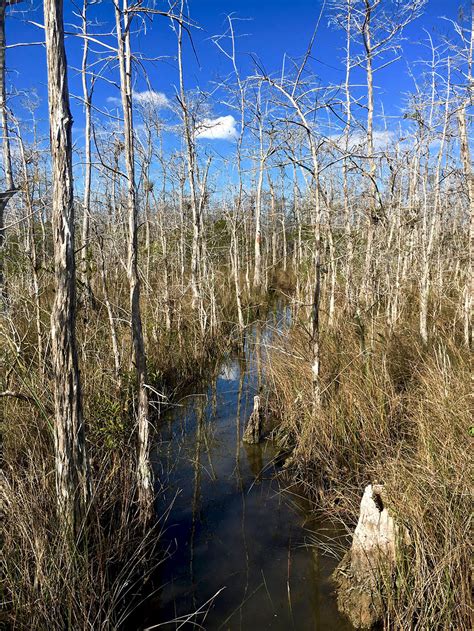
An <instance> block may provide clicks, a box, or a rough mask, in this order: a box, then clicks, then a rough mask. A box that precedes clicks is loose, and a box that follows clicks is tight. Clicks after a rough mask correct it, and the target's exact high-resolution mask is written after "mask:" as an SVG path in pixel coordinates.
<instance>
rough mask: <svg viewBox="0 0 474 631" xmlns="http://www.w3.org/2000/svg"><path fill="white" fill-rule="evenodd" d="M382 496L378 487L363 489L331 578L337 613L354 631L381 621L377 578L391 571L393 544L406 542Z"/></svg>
mask: <svg viewBox="0 0 474 631" xmlns="http://www.w3.org/2000/svg"><path fill="white" fill-rule="evenodd" d="M382 494H383V486H382V485H374V486H372V485H371V484H369V486H367V487H366V488H365V491H364V495H363V497H362V501H361V504H360V514H359V521H358V523H357V527H356V529H355V531H354V536H353V540H352V545H351V548H350V550H349V551H348V552H347V553H346V554H345V556H344V558H343V559H342V561H341V562H340V564H339V565H338V567H337V568H336V570H335V572H334V575H333V579H334V581H335V583H336V585H337V603H338V607H339V610H340V611H341V612H343V613H344V614H345V615H346V616H347V617H348V618H349V619H350V621H351V623H352V624H353V625H354V627H355V628H356V629H370V628H371V627H372V626H373V625H374V624H376V623H377V622H379V621H380V620H381V619H382V618H383V615H384V604H383V600H382V597H381V594H380V579H381V577H383V576H385V577H388V576H390V575H391V574H392V572H393V570H394V569H395V561H396V550H397V544H398V543H399V542H405V543H407V541H408V540H409V536H408V532H407V531H406V529H404V530H403V533H401V532H400V529H399V527H398V526H397V525H396V523H395V522H394V520H393V518H392V517H391V515H390V514H389V512H388V510H387V508H386V507H385V506H384V502H383V500H382ZM401 534H403V536H402V537H400V535H401Z"/></svg>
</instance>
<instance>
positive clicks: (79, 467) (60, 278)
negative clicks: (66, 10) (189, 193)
mask: <svg viewBox="0 0 474 631" xmlns="http://www.w3.org/2000/svg"><path fill="white" fill-rule="evenodd" d="M44 21H45V22H44V23H45V36H46V56H47V63H48V102H49V125H50V143H51V161H52V183H53V198H52V228H53V248H54V276H55V289H56V293H55V300H54V305H53V310H52V313H51V333H52V357H53V367H54V405H55V427H54V428H55V457H56V486H57V493H58V506H59V513H60V515H61V518H62V519H63V520H64V524H65V526H67V527H68V528H70V529H71V530H72V531H73V532H75V533H76V534H77V532H78V530H79V528H80V526H81V522H82V520H83V518H84V515H85V510H86V505H87V501H88V495H89V485H88V472H87V458H86V446H85V436H84V421H83V416H82V400H81V382H80V378H79V367H78V359H77V347H76V328H75V327H76V265H75V260H74V199H73V178H72V138H71V130H72V116H71V112H70V109H69V91H68V84H67V63H66V52H65V48H64V24H63V2H62V0H44Z"/></svg>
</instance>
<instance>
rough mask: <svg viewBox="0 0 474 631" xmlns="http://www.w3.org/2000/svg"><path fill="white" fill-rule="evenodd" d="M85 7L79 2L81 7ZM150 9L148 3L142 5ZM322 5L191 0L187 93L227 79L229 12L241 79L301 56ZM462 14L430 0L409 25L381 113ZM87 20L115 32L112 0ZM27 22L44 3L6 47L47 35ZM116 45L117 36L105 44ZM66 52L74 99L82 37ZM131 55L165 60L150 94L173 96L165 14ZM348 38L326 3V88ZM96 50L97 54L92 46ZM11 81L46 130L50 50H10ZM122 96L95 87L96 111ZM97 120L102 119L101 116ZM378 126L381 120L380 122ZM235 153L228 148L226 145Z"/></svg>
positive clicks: (153, 75)
mask: <svg viewBox="0 0 474 631" xmlns="http://www.w3.org/2000/svg"><path fill="white" fill-rule="evenodd" d="M81 4H82V3H81ZM145 4H146V5H148V6H150V5H151V4H152V2H151V0H149V1H148V2H145ZM155 5H156V6H157V7H159V8H162V7H164V6H165V3H164V2H160V1H157V2H155ZM64 6H65V22H66V24H67V26H66V29H67V30H70V31H73V30H74V29H73V27H72V26H68V25H70V24H73V23H75V24H77V23H78V18H77V17H75V16H74V10H75V5H74V3H73V2H70V1H68V0H66V1H65V5H64ZM321 7H322V0H313V1H310V0H292V1H291V2H289V1H288V2H287V1H283V0H259V1H258V2H257V1H255V0H253V1H252V0H225V1H224V0H194V1H193V0H190V14H191V17H192V18H193V20H194V21H195V22H196V23H197V24H198V25H199V26H200V29H196V30H194V32H193V40H194V45H195V48H196V51H197V56H198V60H197V59H196V57H195V55H194V53H193V51H192V49H191V46H189V44H187V45H186V46H185V81H186V86H187V87H188V88H194V87H196V86H199V87H201V88H202V89H204V90H210V89H212V87H213V86H214V85H215V84H216V82H218V81H220V80H221V79H222V78H223V77H225V76H226V75H228V74H229V73H230V71H231V67H230V64H229V61H228V60H226V59H225V58H224V56H223V55H222V54H221V53H219V51H218V50H217V48H216V46H215V45H214V44H213V42H212V39H211V38H212V36H213V35H216V34H219V33H223V32H224V30H225V29H226V19H225V18H226V15H227V14H229V13H233V14H234V17H235V18H237V17H238V18H242V21H237V22H236V23H235V27H236V30H237V32H238V34H239V37H238V40H237V51H238V63H239V68H240V72H241V74H242V76H243V77H245V76H246V75H248V74H252V73H253V72H254V62H253V58H258V59H259V61H260V63H261V64H262V65H263V66H264V67H265V69H266V70H267V71H268V72H269V73H272V72H277V71H278V70H279V69H280V67H281V63H282V59H283V57H284V55H285V54H286V55H288V56H290V57H295V58H297V57H300V56H301V55H302V54H303V53H304V51H305V49H306V46H307V43H308V41H309V38H310V36H311V34H312V31H313V29H314V25H315V23H316V21H317V18H318V16H319V14H320V12H321ZM460 8H462V9H463V10H464V12H465V14H468V12H469V10H470V0H428V3H427V6H426V8H425V10H424V14H423V16H422V17H421V18H420V19H418V20H417V21H416V22H415V23H413V24H411V25H410V26H409V27H408V28H407V29H406V31H405V38H406V41H405V42H404V45H403V50H404V58H403V59H401V60H399V61H397V62H396V63H395V64H394V65H392V66H390V67H389V68H387V69H385V70H382V71H381V72H380V73H377V75H376V78H375V84H376V90H377V92H376V99H377V103H376V109H377V113H378V114H380V112H381V105H382V103H383V107H384V111H385V113H386V114H388V115H389V116H394V117H397V116H399V115H400V113H401V112H402V111H403V105H404V99H405V97H404V94H405V93H406V92H407V91H409V90H411V89H412V87H413V85H412V82H411V80H410V78H409V76H408V73H407V67H408V65H410V66H411V67H412V68H413V69H414V72H415V73H418V72H421V67H420V66H419V65H417V64H414V62H415V60H417V59H419V58H420V57H425V58H426V57H427V52H428V51H427V49H426V48H425V46H424V42H426V40H427V35H426V31H428V32H429V33H431V34H432V36H433V38H434V40H435V41H439V38H440V37H441V36H442V35H449V34H451V33H452V27H451V26H450V25H449V23H448V22H446V21H445V20H442V19H440V18H441V16H446V17H448V18H451V19H456V17H457V16H458V12H459V9H460ZM89 15H90V19H91V20H92V21H94V22H96V24H95V25H93V26H91V28H90V30H91V31H92V32H97V33H107V32H110V31H111V30H112V28H113V25H114V13H113V5H112V2H111V1H110V0H103V1H102V2H98V3H96V4H93V5H92V6H91V7H90V11H89ZM28 20H30V21H35V22H39V23H42V21H43V17H42V7H41V2H35V3H31V2H30V1H26V2H23V4H20V5H17V7H16V8H15V9H14V11H12V10H9V15H8V18H7V40H8V43H9V44H16V43H24V42H35V41H36V42H38V41H41V40H42V38H43V34H42V31H41V29H40V28H38V27H36V26H34V25H32V24H30V23H28ZM106 41H108V43H110V44H111V45H114V43H115V42H114V38H113V37H109V38H108V39H106ZM66 45H67V55H68V63H69V65H70V67H71V68H70V70H69V83H70V90H71V93H72V94H79V95H80V94H81V84H80V76H79V74H78V72H77V71H76V70H74V68H75V67H76V68H77V67H79V66H80V63H81V56H82V50H81V46H82V44H81V40H79V39H78V38H75V37H68V38H67V42H66ZM132 46H133V50H134V51H135V52H137V53H138V52H139V53H142V54H143V55H144V56H145V57H149V58H156V57H161V58H162V59H161V60H160V61H148V62H146V64H145V65H146V70H147V74H148V78H149V82H150V86H151V88H152V89H153V90H156V91H158V92H162V93H164V94H166V96H167V97H168V98H173V94H174V91H175V86H176V85H177V81H178V76H177V70H176V63H175V60H174V55H175V53H176V40H175V37H174V34H173V32H172V30H171V28H170V24H169V21H168V20H167V19H165V18H162V17H155V19H154V20H153V22H149V21H147V23H146V33H144V32H142V33H140V34H137V35H134V37H133V42H132ZM343 46H344V34H343V33H342V32H340V31H337V30H336V29H335V28H334V27H332V26H330V25H329V11H328V8H327V6H326V8H325V10H324V12H323V15H322V19H321V22H320V27H319V30H318V34H317V38H316V41H315V44H314V48H313V61H312V62H311V69H312V71H313V72H314V73H316V74H317V75H319V77H320V78H321V82H322V84H330V83H339V82H340V81H342V79H343V72H344V68H343V57H344V51H343ZM91 47H92V49H96V50H98V47H97V46H95V45H92V46H91ZM7 67H8V70H9V72H8V84H9V85H10V87H12V88H13V90H12V91H13V92H15V91H16V92H20V93H22V94H29V93H30V92H31V91H32V90H36V92H37V94H38V96H39V98H40V107H39V109H38V113H37V116H38V119H40V129H42V131H44V132H45V133H46V130H47V127H46V119H47V103H46V94H47V92H46V89H47V86H46V62H45V51H44V47H42V46H38V45H37V46H31V47H13V48H11V49H8V51H7ZM108 76H109V77H110V78H113V77H115V78H116V77H117V71H116V69H115V70H111V71H110V73H109V75H108ZM353 80H354V82H356V83H361V82H362V81H363V75H362V74H360V73H359V74H357V72H355V73H354V75H353ZM135 89H136V90H138V91H141V90H145V89H147V85H146V82H145V80H144V78H143V77H142V76H140V73H136V82H135ZM114 96H115V97H116V96H118V91H117V90H115V89H114V88H113V86H111V85H110V84H108V83H105V82H102V83H101V84H99V85H98V86H97V88H96V91H95V94H94V102H95V104H96V105H97V106H99V107H101V108H103V107H112V106H113V105H112V104H111V103H110V98H111V97H114ZM220 96H221V94H219V93H216V94H215V96H214V97H213V98H212V99H211V104H210V107H211V110H212V115H213V116H225V115H229V114H230V113H231V112H230V110H229V108H228V107H226V105H225V104H223V103H221V102H219V100H220V98H219V97H220ZM21 102H22V97H21V96H16V97H15V98H13V99H11V101H10V103H11V107H12V109H13V110H14V112H15V114H16V115H17V116H18V117H20V118H26V117H27V114H26V113H25V112H24V111H23V110H22V108H21ZM71 107H72V111H73V116H74V120H75V131H74V138H75V140H76V142H77V143H78V144H79V145H80V143H81V131H82V128H83V121H82V119H83V113H82V106H81V104H80V103H79V102H78V101H77V100H74V99H72V101H71ZM96 116H97V115H96ZM377 124H378V125H381V124H382V123H381V121H380V120H379V121H378V123H377V122H376V125H377ZM202 142H203V144H204V143H209V144H210V145H214V148H217V151H219V152H222V153H224V154H225V153H226V151H227V149H226V147H225V146H224V145H226V144H228V145H230V143H226V141H223V140H207V141H202ZM229 149H230V148H229Z"/></svg>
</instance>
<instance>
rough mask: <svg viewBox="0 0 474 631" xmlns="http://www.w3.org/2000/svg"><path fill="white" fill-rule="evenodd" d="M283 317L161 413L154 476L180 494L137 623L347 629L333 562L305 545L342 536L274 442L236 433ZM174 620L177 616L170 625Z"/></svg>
mask: <svg viewBox="0 0 474 631" xmlns="http://www.w3.org/2000/svg"><path fill="white" fill-rule="evenodd" d="M275 325H276V328H277V329H280V330H281V326H282V322H281V318H280V319H279V320H278V321H277V322H276V323H275V322H273V323H268V324H266V325H265V326H259V325H256V327H255V328H254V330H253V331H252V333H251V335H250V337H249V341H248V342H247V345H246V352H245V355H244V357H242V358H239V357H229V358H227V359H226V360H225V361H224V362H223V364H222V365H221V368H220V371H219V374H218V376H217V377H216V378H215V380H214V381H213V383H212V384H210V385H209V387H208V388H207V389H206V390H204V391H203V392H201V393H199V394H197V395H193V396H190V397H188V398H186V399H185V400H183V401H181V403H180V405H178V406H176V407H175V408H174V409H173V411H172V412H171V413H169V414H168V418H167V420H166V421H165V422H164V425H163V427H162V433H161V445H160V447H159V448H158V453H157V465H156V466H157V475H159V476H160V477H161V479H167V480H168V483H167V489H166V491H165V495H166V497H165V498H164V502H165V503H166V502H168V503H169V502H173V505H172V509H171V511H170V514H169V517H168V520H167V527H166V532H165V535H164V542H165V543H166V545H168V546H169V550H170V552H171V553H172V554H171V556H170V558H169V559H168V560H167V561H166V562H165V563H164V564H163V565H162V567H161V572H160V584H161V586H162V587H161V588H160V590H159V592H158V593H157V595H156V596H155V597H154V599H150V600H149V601H148V602H147V605H146V606H145V607H144V608H143V613H144V617H145V620H144V623H143V625H141V627H140V628H142V629H148V628H149V629H152V628H159V629H192V628H194V629H208V630H217V629H232V630H237V629H239V630H244V631H246V630H248V631H253V630H255V631H259V630H260V629H280V630H285V631H286V630H290V629H296V630H306V629H308V630H309V629H311V630H312V629H315V630H321V631H330V630H334V631H345V630H349V629H351V627H350V625H349V624H348V623H347V622H346V621H345V620H344V619H343V618H342V617H341V616H340V615H339V614H338V612H337V608H336V603H335V599H334V596H333V594H332V586H331V584H330V581H329V576H330V574H331V572H332V570H333V569H334V567H335V565H336V563H337V561H336V559H335V558H333V557H331V556H330V555H325V554H322V553H321V552H318V551H317V548H315V547H314V546H308V545H306V544H307V542H308V539H310V538H311V537H312V536H314V533H313V532H312V531H316V535H319V538H321V539H327V538H333V537H336V536H338V535H340V534H341V533H338V532H336V530H335V529H334V528H333V527H328V526H327V525H326V526H325V525H324V524H322V523H315V522H314V520H312V518H311V515H310V514H309V512H308V507H307V506H306V505H305V502H304V501H303V500H301V499H299V498H298V497H297V496H296V495H294V494H290V493H287V492H284V491H283V490H281V489H280V487H279V482H278V480H277V479H276V477H275V473H276V471H277V470H278V467H279V464H278V460H279V459H278V457H277V453H276V449H275V446H274V445H273V444H272V443H271V442H270V441H264V443H263V444H262V445H261V446H260V445H258V446H249V445H246V444H244V443H243V442H242V440H241V437H242V433H243V429H244V425H245V421H246V420H247V418H248V416H249V414H250V412H251V409H252V404H253V396H254V394H255V393H256V392H257V391H258V387H259V383H260V378H261V377H260V374H261V368H262V362H263V361H264V355H265V353H264V352H258V353H257V352H256V351H255V349H256V348H259V349H262V348H264V346H265V345H266V344H269V343H271V338H272V334H273V333H272V331H273V327H274V326H275ZM170 621H173V622H170Z"/></svg>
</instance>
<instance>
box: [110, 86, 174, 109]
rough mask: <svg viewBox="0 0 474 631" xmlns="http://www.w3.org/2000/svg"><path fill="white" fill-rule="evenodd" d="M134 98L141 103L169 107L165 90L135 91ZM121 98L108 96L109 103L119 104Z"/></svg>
mask: <svg viewBox="0 0 474 631" xmlns="http://www.w3.org/2000/svg"><path fill="white" fill-rule="evenodd" d="M133 100H134V102H135V103H139V104H140V105H144V106H146V105H149V106H151V107H156V108H162V107H169V105H170V101H169V99H168V97H167V96H166V94H164V93H163V92H155V90H143V92H138V91H137V90H134V91H133ZM121 102H122V101H121V99H120V98H119V97H118V96H108V97H107V103H110V105H114V106H119V105H120V103H121Z"/></svg>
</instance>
